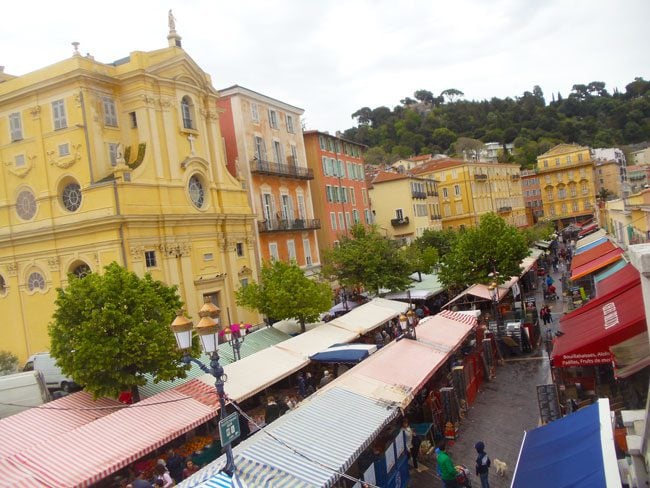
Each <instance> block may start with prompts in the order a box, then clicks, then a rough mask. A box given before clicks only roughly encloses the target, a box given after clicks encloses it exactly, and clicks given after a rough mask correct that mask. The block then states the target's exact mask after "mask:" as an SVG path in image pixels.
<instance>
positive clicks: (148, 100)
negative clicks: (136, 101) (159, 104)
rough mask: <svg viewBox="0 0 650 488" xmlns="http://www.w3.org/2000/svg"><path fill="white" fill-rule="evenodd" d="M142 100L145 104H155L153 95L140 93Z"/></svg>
mask: <svg viewBox="0 0 650 488" xmlns="http://www.w3.org/2000/svg"><path fill="white" fill-rule="evenodd" d="M142 100H143V101H144V103H145V104H146V105H151V106H153V105H155V104H156V99H155V98H154V97H150V96H149V95H142Z"/></svg>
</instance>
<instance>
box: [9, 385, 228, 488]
mask: <svg viewBox="0 0 650 488" xmlns="http://www.w3.org/2000/svg"><path fill="white" fill-rule="evenodd" d="M214 415H215V410H214V409H213V408H211V407H209V406H207V405H204V404H203V403H200V402H197V401H196V400H194V399H192V398H189V397H187V396H186V395H183V394H181V393H178V392H175V391H173V390H172V391H166V392H163V393H159V394H158V395H155V396H153V397H151V398H148V399H146V400H143V401H141V402H139V403H137V404H134V405H130V406H129V407H126V408H123V409H122V410H120V411H118V412H115V413H112V414H111V415H107V416H105V417H103V418H101V419H98V420H96V421H94V422H91V423H89V424H87V425H84V426H81V427H79V428H77V429H75V430H73V431H70V432H67V433H65V434H63V435H60V436H58V437H56V438H54V439H50V440H49V441H48V442H47V443H44V444H40V445H37V446H34V447H33V448H31V449H29V450H27V451H24V452H22V453H19V454H16V455H14V456H11V457H10V458H7V460H8V461H10V462H11V463H14V464H20V470H21V471H23V472H28V473H30V474H32V475H33V476H34V478H35V479H38V480H40V481H42V482H43V483H44V484H45V485H46V486H66V487H84V486H90V485H92V484H93V483H97V482H98V481H100V480H102V479H104V478H105V477H107V476H108V475H110V474H111V473H114V472H115V471H118V470H119V469H121V468H123V467H125V466H127V465H129V464H130V463H132V462H133V461H135V460H137V459H139V458H141V457H142V456H144V455H146V454H147V453H149V452H151V451H153V450H155V449H157V448H158V447H160V446H162V445H164V444H166V443H168V442H169V441H171V440H173V439H175V438H176V437H178V436H180V435H182V434H184V433H185V432H187V431H189V430H191V429H193V428H195V427H197V426H199V425H201V424H203V423H205V422H207V421H208V420H209V419H211V418H212V417H214ZM5 475H6V473H5V474H3V477H4V476H5Z"/></svg>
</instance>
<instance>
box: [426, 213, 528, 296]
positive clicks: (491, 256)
mask: <svg viewBox="0 0 650 488" xmlns="http://www.w3.org/2000/svg"><path fill="white" fill-rule="evenodd" d="M529 252H530V251H529V249H528V244H527V242H526V237H525V236H524V234H523V233H522V232H520V231H519V230H517V229H516V228H515V227H513V226H511V225H509V224H508V223H506V221H505V220H503V219H502V218H501V217H499V216H498V215H496V214H495V213H491V212H490V213H487V214H485V215H483V216H482V217H481V221H480V222H479V225H478V227H473V228H470V229H467V230H466V231H465V232H462V233H460V234H459V236H458V240H457V241H456V243H455V245H454V247H453V249H452V250H451V252H449V253H448V254H446V255H444V256H443V257H442V262H441V270H440V273H439V278H440V281H441V282H442V283H443V284H444V285H445V286H446V287H448V288H450V289H452V290H461V289H464V288H465V287H467V286H469V285H472V284H474V283H489V282H491V281H492V280H493V279H494V278H493V277H490V276H488V275H489V274H490V273H492V272H493V271H497V272H498V273H499V275H498V280H497V281H498V282H499V283H503V282H504V281H506V280H508V279H509V278H510V277H511V276H519V275H520V274H521V269H520V267H519V264H520V263H521V260H522V259H524V258H525V257H526V256H528V254H529Z"/></svg>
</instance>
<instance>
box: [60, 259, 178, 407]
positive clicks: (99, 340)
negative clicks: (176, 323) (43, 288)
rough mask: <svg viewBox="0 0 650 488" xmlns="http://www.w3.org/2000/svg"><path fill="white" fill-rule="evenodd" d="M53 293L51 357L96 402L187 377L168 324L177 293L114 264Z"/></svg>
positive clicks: (148, 277)
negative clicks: (148, 377) (151, 383)
mask: <svg viewBox="0 0 650 488" xmlns="http://www.w3.org/2000/svg"><path fill="white" fill-rule="evenodd" d="M69 279H70V282H69V284H68V286H67V288H65V289H63V288H59V289H57V298H56V301H55V304H56V307H57V308H56V311H55V312H54V316H53V319H54V320H53V322H52V323H51V324H50V328H49V331H50V338H51V346H50V352H51V354H52V356H54V357H55V358H56V359H57V363H58V364H59V366H61V370H62V371H63V373H64V374H66V375H69V376H71V377H72V378H73V379H74V381H75V382H76V383H78V384H80V385H84V387H85V389H86V390H87V391H89V392H91V393H92V394H93V395H94V396H95V397H100V396H109V397H117V396H118V395H119V394H120V393H121V392H123V391H129V390H130V391H131V392H132V393H133V396H134V398H135V399H136V400H137V399H138V395H137V386H138V385H144V384H145V383H146V378H145V375H146V374H151V375H153V377H154V381H163V380H165V381H168V380H173V379H175V378H179V377H181V378H182V377H185V370H186V369H187V366H183V365H182V364H181V362H180V360H181V356H182V353H181V352H180V351H179V350H178V348H177V345H176V340H175V339H174V334H173V333H172V331H171V329H170V327H169V326H170V324H171V323H172V321H173V320H174V317H175V315H176V312H177V311H178V310H179V309H180V308H181V300H180V298H179V296H178V294H177V293H176V287H169V286H166V285H165V284H163V283H161V282H160V281H155V280H153V279H152V278H151V276H150V275H146V276H145V277H144V278H140V277H138V276H137V275H136V274H135V273H132V272H130V271H127V270H126V269H124V268H122V267H121V266H119V265H118V264H117V263H112V264H110V265H108V266H106V268H104V273H103V274H97V273H92V274H89V275H87V276H85V277H83V278H77V277H75V276H73V275H70V277H69Z"/></svg>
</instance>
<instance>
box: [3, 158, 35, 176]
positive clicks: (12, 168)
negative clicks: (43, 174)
mask: <svg viewBox="0 0 650 488" xmlns="http://www.w3.org/2000/svg"><path fill="white" fill-rule="evenodd" d="M35 159H36V156H30V155H29V154H27V155H26V156H25V164H24V166H21V167H19V168H16V163H15V162H14V161H12V162H8V163H4V164H5V166H7V167H8V169H9V172H10V173H11V174H12V175H15V176H17V177H18V178H24V177H25V176H27V174H28V173H29V172H30V171H31V170H32V168H33V167H34V160H35Z"/></svg>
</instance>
